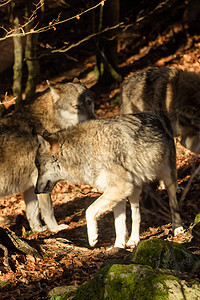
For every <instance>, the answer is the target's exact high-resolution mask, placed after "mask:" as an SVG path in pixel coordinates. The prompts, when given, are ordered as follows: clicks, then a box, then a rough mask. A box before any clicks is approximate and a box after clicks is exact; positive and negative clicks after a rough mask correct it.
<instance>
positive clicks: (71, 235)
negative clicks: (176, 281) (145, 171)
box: [0, 24, 200, 300]
mask: <svg viewBox="0 0 200 300" xmlns="http://www.w3.org/2000/svg"><path fill="white" fill-rule="evenodd" d="M182 30H183V27H182V25H180V24H174V25H173V28H172V27H171V29H170V30H168V31H166V32H165V33H164V34H161V35H159V36H157V37H156V38H155V39H154V40H151V41H149V42H147V43H146V44H145V45H144V46H143V47H141V48H140V49H139V50H138V51H137V52H136V51H135V53H134V51H133V48H132V46H131V45H132V44H133V43H134V38H133V37H132V36H131V34H130V32H129V34H126V35H125V34H123V35H121V36H119V53H120V55H119V71H120V72H121V73H122V74H123V77H126V76H128V75H130V74H131V73H133V72H135V71H137V70H142V69H144V68H147V67H150V66H174V67H177V68H181V69H183V70H184V69H187V70H190V71H195V72H200V65H199V53H200V36H199V35H195V34H192V33H189V32H185V31H184V32H182ZM178 33H182V34H181V35H179V36H176V37H175V35H176V34H178ZM183 36H184V39H183ZM173 38H175V39H176V47H175V46H174V50H173V53H172V51H171V49H172V48H171V47H169V46H168V43H169V41H171V40H172V39H173ZM78 51H79V52H81V49H79V50H78ZM83 51H84V50H83ZM83 57H84V59H82V60H81V62H80V63H78V64H77V66H75V67H73V68H71V69H70V70H69V71H65V72H62V73H60V74H57V73H56V74H53V69H51V71H49V69H48V68H46V73H47V74H46V76H47V75H48V72H50V73H49V76H51V77H49V79H52V80H54V81H61V80H64V79H66V80H69V79H71V78H73V77H75V76H77V77H79V78H82V80H83V82H84V83H85V84H86V85H87V86H88V87H89V88H92V92H93V94H94V97H95V100H96V110H95V111H96V114H97V116H98V117H99V118H105V117H110V116H114V115H117V114H118V112H119V100H120V89H119V87H116V86H115V87H109V88H107V89H105V88H103V87H100V86H95V83H96V82H95V77H94V74H93V73H91V72H89V70H91V69H92V68H93V67H94V64H95V57H94V56H86V54H85V53H84V55H83ZM7 76H9V74H8V75H7ZM4 81H5V78H4ZM44 87H45V86H44V81H43V82H41V84H40V85H38V91H39V90H42V89H43V88H44ZM96 95H98V99H97V96H96ZM199 164H200V157H199V156H198V155H195V154H194V153H191V152H190V151H188V150H186V149H184V148H183V147H182V146H181V145H180V143H179V141H177V169H178V184H179V189H178V192H177V197H178V200H179V203H180V206H181V216H182V220H183V223H184V227H185V233H184V234H183V235H181V236H180V237H178V238H174V237H173V236H172V228H171V214H170V210H169V204H168V196H167V193H166V191H165V190H159V191H156V192H155V194H154V197H151V198H150V197H148V196H146V195H145V196H146V197H142V199H141V228H140V238H141V240H144V239H149V238H161V239H167V240H171V241H176V242H180V243H183V244H184V245H185V246H186V248H187V249H189V250H190V251H191V252H192V253H194V254H196V255H197V256H199V257H200V238H199V237H198V234H194V237H193V238H192V235H191V232H192V224H193V222H194V218H195V216H196V215H197V214H198V213H199V208H200V189H199V181H200V173H199V172H195V171H196V170H197V168H198V166H199ZM186 191H187V193H185V192H186ZM100 195H101V192H100V191H98V190H97V189H96V188H95V187H91V186H89V185H81V186H78V185H76V184H75V183H71V182H60V183H58V184H57V185H56V187H55V188H54V190H53V192H52V200H53V205H54V211H55V217H56V220H57V221H58V223H59V224H63V223H65V224H67V225H68V226H69V227H68V228H67V229H66V230H63V231H60V232H58V233H55V234H52V233H50V232H49V231H48V230H46V231H44V232H42V233H33V232H30V231H28V230H29V228H28V223H27V220H26V217H25V204H24V201H23V197H22V195H20V194H19V195H15V196H12V197H6V198H1V199H0V222H1V226H2V227H3V228H9V230H11V231H12V232H14V233H15V234H16V235H17V236H19V237H20V238H23V239H24V240H26V241H27V242H28V243H29V244H30V245H31V246H33V247H34V248H36V249H37V250H38V252H39V253H40V255H41V258H36V257H34V256H32V255H30V254H27V255H25V254H24V253H22V252H20V251H9V263H10V266H11V270H8V269H7V267H6V266H5V258H4V255H3V252H2V251H1V252H0V286H1V289H0V298H1V299H12V300H15V299H46V297H47V294H48V292H49V291H50V290H51V289H52V288H54V287H56V286H59V285H76V286H77V285H81V284H82V283H84V282H86V281H88V280H90V279H91V278H93V277H94V275H95V273H96V272H97V271H98V270H99V269H100V268H101V266H102V265H103V263H104V262H105V261H106V260H107V259H121V260H122V261H128V260H130V256H131V249H124V250H123V249H113V248H110V247H111V246H112V245H113V244H114V240H115V232H114V223H113V215H112V213H111V212H108V213H106V214H105V215H103V216H102V217H101V218H100V220H99V243H98V246H97V247H95V248H94V249H91V248H90V247H89V245H88V239H87V232H86V219H85V210H86V209H87V207H88V206H89V205H90V204H91V203H92V202H93V201H95V199H97V197H98V196H100ZM130 223H131V218H130V206H129V203H128V202H127V226H128V229H129V231H130ZM193 276H194V278H196V279H197V280H199V281H200V272H199V270H197V271H196V272H195V273H194V274H193Z"/></svg>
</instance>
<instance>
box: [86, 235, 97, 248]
mask: <svg viewBox="0 0 200 300" xmlns="http://www.w3.org/2000/svg"><path fill="white" fill-rule="evenodd" d="M88 242H89V245H90V247H94V246H95V245H96V243H97V242H98V237H93V238H92V237H88Z"/></svg>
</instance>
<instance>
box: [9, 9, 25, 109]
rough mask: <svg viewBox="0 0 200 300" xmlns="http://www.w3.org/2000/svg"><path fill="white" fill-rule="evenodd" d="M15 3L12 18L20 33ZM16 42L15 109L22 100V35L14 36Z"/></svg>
mask: <svg viewBox="0 0 200 300" xmlns="http://www.w3.org/2000/svg"><path fill="white" fill-rule="evenodd" d="M13 9H14V4H13V6H12V7H11V20H12V23H13V24H14V27H15V28H16V29H17V30H16V34H18V33H20V30H19V24H20V22H19V18H18V17H15V18H14V13H13ZM13 43H14V65H13V95H14V97H17V99H16V104H15V110H17V109H18V108H19V107H20V106H21V101H22V67H23V49H22V39H21V37H20V36H17V35H16V36H14V37H13Z"/></svg>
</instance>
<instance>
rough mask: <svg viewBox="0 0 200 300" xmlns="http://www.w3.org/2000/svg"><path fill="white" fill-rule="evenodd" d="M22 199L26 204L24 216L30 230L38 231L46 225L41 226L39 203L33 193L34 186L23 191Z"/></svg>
mask: <svg viewBox="0 0 200 300" xmlns="http://www.w3.org/2000/svg"><path fill="white" fill-rule="evenodd" d="M23 195H24V201H25V204H26V216H27V219H28V221H29V225H30V227H31V230H32V231H36V232H40V231H43V230H45V229H46V228H47V227H46V226H42V224H41V222H40V216H39V203H38V198H37V195H36V194H35V193H34V187H33V186H32V187H30V188H29V189H28V190H26V191H25V192H24V193H23Z"/></svg>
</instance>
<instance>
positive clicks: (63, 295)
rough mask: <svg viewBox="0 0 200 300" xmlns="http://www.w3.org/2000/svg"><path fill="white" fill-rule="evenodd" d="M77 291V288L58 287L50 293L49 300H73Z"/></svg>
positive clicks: (70, 286)
mask: <svg viewBox="0 0 200 300" xmlns="http://www.w3.org/2000/svg"><path fill="white" fill-rule="evenodd" d="M76 290H77V287H76V286H73V285H69V286H57V287H55V288H54V289H52V290H51V291H50V292H49V293H48V298H49V299H51V300H64V299H68V300H69V299H72V297H73V296H74V294H75V291H76Z"/></svg>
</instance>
